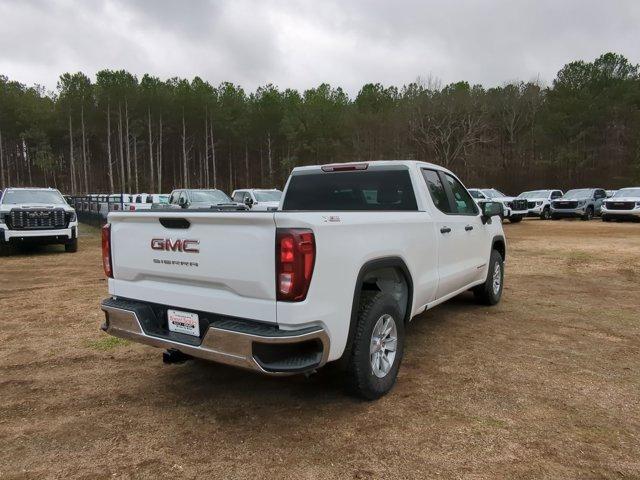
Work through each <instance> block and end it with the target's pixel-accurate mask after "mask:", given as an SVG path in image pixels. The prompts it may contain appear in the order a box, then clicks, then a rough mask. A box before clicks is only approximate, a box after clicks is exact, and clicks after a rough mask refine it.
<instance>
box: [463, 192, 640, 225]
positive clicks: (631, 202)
mask: <svg viewBox="0 0 640 480" xmlns="http://www.w3.org/2000/svg"><path fill="white" fill-rule="evenodd" d="M469 193H471V195H472V196H473V197H474V199H475V200H476V202H477V203H478V204H481V203H482V202H486V201H488V200H494V201H498V202H500V203H502V205H503V211H502V214H501V217H502V218H503V219H508V220H509V221H511V222H513V223H517V222H519V221H520V220H522V218H524V217H525V216H527V217H538V218H540V219H542V220H549V219H552V220H559V219H561V218H580V219H582V220H591V219H592V218H593V217H595V216H601V217H602V220H603V221H609V220H614V219H615V220H640V211H639V210H640V187H631V188H623V189H620V190H604V189H602V188H577V189H572V190H569V191H568V192H566V193H563V192H562V190H560V189H549V190H531V191H527V192H522V193H521V194H520V195H518V196H517V197H515V198H514V197H509V196H507V195H505V194H503V193H502V192H500V191H499V190H496V189H494V188H470V189H469Z"/></svg>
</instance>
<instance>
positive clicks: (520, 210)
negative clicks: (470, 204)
mask: <svg viewBox="0 0 640 480" xmlns="http://www.w3.org/2000/svg"><path fill="white" fill-rule="evenodd" d="M469 193H470V194H471V196H472V197H473V198H474V199H475V200H476V202H477V203H478V205H480V204H482V203H484V202H488V201H491V202H500V203H501V204H502V205H503V209H502V215H501V216H502V218H506V219H508V220H509V221H510V222H511V223H518V222H520V221H521V220H522V219H523V218H524V217H526V216H527V214H528V212H529V208H528V206H527V201H526V200H524V199H519V198H516V197H509V196H507V195H505V194H504V193H502V192H501V191H499V190H496V189H495V188H470V189H469Z"/></svg>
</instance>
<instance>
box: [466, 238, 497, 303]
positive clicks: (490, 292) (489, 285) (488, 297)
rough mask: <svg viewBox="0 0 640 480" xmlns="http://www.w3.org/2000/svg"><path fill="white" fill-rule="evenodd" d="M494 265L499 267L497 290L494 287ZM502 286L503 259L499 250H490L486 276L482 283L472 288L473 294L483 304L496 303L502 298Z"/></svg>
mask: <svg viewBox="0 0 640 480" xmlns="http://www.w3.org/2000/svg"><path fill="white" fill-rule="evenodd" d="M496 265H499V267H500V286H499V288H498V289H497V291H496V290H495V289H494V284H493V275H494V272H495V269H496ZM503 288H504V259H503V258H502V255H500V252H498V251H497V250H491V257H490V258H489V270H488V271H487V278H486V279H485V281H484V283H483V284H481V285H478V286H477V287H475V288H474V289H473V294H474V295H475V296H476V298H477V299H478V301H479V302H480V303H482V304H484V305H496V304H497V303H498V302H500V299H501V298H502V289H503Z"/></svg>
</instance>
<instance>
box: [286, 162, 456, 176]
mask: <svg viewBox="0 0 640 480" xmlns="http://www.w3.org/2000/svg"><path fill="white" fill-rule="evenodd" d="M365 164H366V165H372V166H398V165H404V166H406V167H413V166H417V167H426V168H435V169H437V170H442V171H445V172H448V173H452V172H451V171H450V170H448V169H446V168H444V167H443V166H441V165H436V164H435V163H429V162H423V161H421V160H371V161H360V162H336V163H325V164H323V165H306V166H302V167H295V168H294V169H293V170H292V171H291V173H294V172H301V171H309V170H318V169H322V168H323V167H324V168H326V167H335V166H337V165H365ZM452 174H453V173H452Z"/></svg>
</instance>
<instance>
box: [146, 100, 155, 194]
mask: <svg viewBox="0 0 640 480" xmlns="http://www.w3.org/2000/svg"><path fill="white" fill-rule="evenodd" d="M147 122H148V126H149V191H150V192H151V193H153V190H154V185H153V183H154V182H153V180H154V178H153V136H152V133H151V107H148V108H147Z"/></svg>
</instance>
